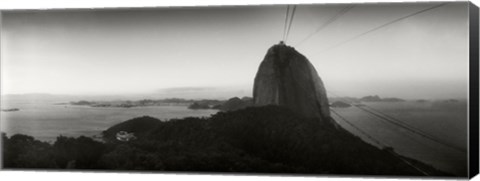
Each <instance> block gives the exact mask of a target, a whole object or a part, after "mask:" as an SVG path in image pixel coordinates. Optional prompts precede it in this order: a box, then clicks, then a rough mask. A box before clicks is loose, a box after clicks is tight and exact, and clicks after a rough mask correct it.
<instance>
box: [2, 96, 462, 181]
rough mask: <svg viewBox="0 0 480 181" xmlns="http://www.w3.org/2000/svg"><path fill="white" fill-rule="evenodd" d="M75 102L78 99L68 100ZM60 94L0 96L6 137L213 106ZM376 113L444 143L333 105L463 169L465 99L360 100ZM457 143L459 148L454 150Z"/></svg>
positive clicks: (87, 132) (407, 146) (421, 153)
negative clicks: (97, 101) (82, 101)
mask: <svg viewBox="0 0 480 181" xmlns="http://www.w3.org/2000/svg"><path fill="white" fill-rule="evenodd" d="M70 101H78V100H70ZM65 102H68V101H67V100H61V99H58V100H56V99H28V98H24V99H23V98H16V99H2V109H7V108H19V109H20V110H19V111H13V112H1V113H0V114H1V123H0V126H1V131H2V132H4V133H7V135H8V136H11V135H13V134H16V133H21V134H27V135H31V136H33V137H35V138H36V139H38V140H42V141H47V142H51V143H52V142H54V141H55V139H56V137H57V136H59V135H63V136H72V137H77V136H81V135H84V136H94V135H99V134H100V133H101V132H102V131H104V130H106V129H107V128H109V127H111V126H113V125H115V124H118V123H121V122H123V121H126V120H129V119H132V118H135V117H140V116H145V115H148V116H152V117H156V118H158V119H160V120H162V121H168V120H169V119H174V118H183V117H208V116H210V115H212V114H215V113H216V112H217V111H216V110H191V109H188V108H187V107H186V106H152V107H131V108H116V107H89V106H72V105H66V104H65V105H61V104H58V103H65ZM364 104H365V105H367V106H368V107H371V108H373V109H375V110H377V111H378V112H381V113H383V114H385V115H389V116H391V117H394V118H396V119H397V120H399V121H402V122H403V123H406V124H408V125H409V126H412V127H414V128H416V129H418V130H422V131H423V132H424V133H427V134H428V135H430V136H432V137H434V138H435V139H437V141H438V140H440V142H442V143H447V144H448V145H453V146H454V147H455V148H452V147H449V146H445V145H443V144H441V143H438V142H436V141H432V140H431V139H427V138H425V137H423V136H421V135H418V134H416V133H412V132H411V131H408V130H406V129H403V128H401V127H399V126H397V125H395V124H392V123H390V122H386V121H384V120H382V119H379V118H378V117H376V116H374V115H372V114H369V113H367V112H365V111H362V110H361V109H359V108H357V107H349V108H332V109H333V110H334V111H335V112H337V113H339V114H340V115H341V116H342V117H344V118H345V119H347V120H348V121H349V122H351V123H352V124H354V125H355V126H356V127H357V128H358V129H360V130H362V131H363V132H365V133H367V134H368V135H369V136H371V137H373V138H375V140H377V141H379V142H381V144H382V145H378V144H377V143H376V142H375V141H372V140H371V139H369V137H368V136H366V135H365V134H363V133H361V132H359V131H358V130H357V128H354V127H352V126H350V125H349V124H347V123H346V122H345V121H343V120H342V119H341V118H339V117H338V116H336V115H335V114H332V116H333V118H334V119H335V120H336V122H338V124H340V125H341V126H342V127H343V128H345V129H346V130H348V131H350V132H351V133H353V134H355V135H357V136H359V137H360V138H362V139H363V140H365V141H366V142H369V143H371V144H372V145H375V146H377V147H379V148H382V147H383V146H388V147H392V148H393V149H394V150H395V152H397V153H399V154H400V155H404V156H407V157H410V158H414V159H417V160H420V161H422V162H424V163H426V164H429V165H431V166H433V167H435V168H437V169H440V170H443V171H445V172H449V173H453V174H456V175H459V176H465V175H466V174H467V168H468V167H467V159H468V158H467V153H466V152H463V151H461V150H462V149H463V150H467V135H468V132H467V130H468V129H467V128H468V124H467V104H466V102H465V101H457V102H448V101H447V102H445V101H443V102H442V101H429V102H416V101H406V102H376V103H373V102H372V103H364ZM458 148H460V150H459V149H458Z"/></svg>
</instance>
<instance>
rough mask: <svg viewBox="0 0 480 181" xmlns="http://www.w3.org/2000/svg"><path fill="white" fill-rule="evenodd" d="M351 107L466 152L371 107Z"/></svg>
mask: <svg viewBox="0 0 480 181" xmlns="http://www.w3.org/2000/svg"><path fill="white" fill-rule="evenodd" d="M329 94H333V93H331V92H329ZM333 95H335V96H337V97H339V96H338V95H336V94H333ZM346 99H348V98H346ZM349 101H352V100H349ZM352 105H353V106H354V107H356V108H358V109H360V110H362V111H364V112H366V113H368V114H371V115H373V116H375V117H377V118H379V119H380V120H381V121H385V122H388V123H391V124H393V125H394V126H397V127H400V128H403V129H404V130H407V131H410V132H412V133H414V134H416V135H418V136H421V137H423V138H426V139H429V140H431V141H433V142H436V143H438V144H441V145H443V146H446V147H449V148H452V149H455V150H457V151H460V152H463V153H465V152H466V150H465V149H463V148H461V147H458V146H455V145H452V144H449V143H446V142H444V141H442V140H441V139H438V138H436V137H435V136H432V135H430V134H429V133H427V132H425V131H423V130H421V129H418V128H416V127H414V126H412V125H409V124H407V123H405V121H401V120H399V119H397V118H394V117H392V116H390V115H388V114H385V113H382V112H381V111H379V110H377V109H374V108H372V107H371V106H368V105H365V104H363V105H362V106H359V105H355V104H352ZM365 107H366V108H369V109H370V110H369V109H365Z"/></svg>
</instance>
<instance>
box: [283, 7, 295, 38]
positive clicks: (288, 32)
mask: <svg viewBox="0 0 480 181" xmlns="http://www.w3.org/2000/svg"><path fill="white" fill-rule="evenodd" d="M296 9H297V6H296V5H293V10H292V13H291V15H290V22H289V24H288V29H287V33H286V35H285V43H286V42H287V40H288V35H289V34H290V28H292V23H293V19H294V17H295V10H296Z"/></svg>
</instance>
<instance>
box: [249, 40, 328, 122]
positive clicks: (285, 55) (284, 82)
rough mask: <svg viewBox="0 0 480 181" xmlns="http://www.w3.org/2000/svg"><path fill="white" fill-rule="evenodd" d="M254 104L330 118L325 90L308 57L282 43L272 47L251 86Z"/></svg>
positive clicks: (308, 115) (324, 118)
mask: <svg viewBox="0 0 480 181" xmlns="http://www.w3.org/2000/svg"><path fill="white" fill-rule="evenodd" d="M253 101H254V105H255V106H264V105H280V106H285V107H288V108H290V109H291V110H293V111H295V112H297V113H300V114H302V115H304V116H306V117H318V118H322V119H323V120H330V110H329V105H328V99H327V93H326V90H325V87H324V85H323V82H322V80H321V79H320V77H319V76H318V74H317V71H316V70H315V68H314V67H313V65H312V64H311V63H310V62H309V61H308V59H307V58H306V57H305V56H303V55H302V54H300V53H299V52H297V51H296V50H295V49H294V48H292V47H289V46H286V45H284V44H277V45H274V46H272V47H271V48H270V49H269V50H268V52H267V54H266V55H265V58H264V60H263V61H262V63H261V64H260V67H259V69H258V72H257V75H256V77H255V83H254V87H253Z"/></svg>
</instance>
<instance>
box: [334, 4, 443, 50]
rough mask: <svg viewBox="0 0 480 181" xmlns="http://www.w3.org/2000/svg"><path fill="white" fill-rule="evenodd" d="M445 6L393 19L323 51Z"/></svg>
mask: <svg viewBox="0 0 480 181" xmlns="http://www.w3.org/2000/svg"><path fill="white" fill-rule="evenodd" d="M445 4H447V3H441V4H439V5H435V6H432V7H429V8H426V9H423V10H420V11H417V12H415V13H412V14H409V15H407V16H403V17H400V18H398V19H395V20H393V21H390V22H388V23H385V24H382V25H380V26H377V27H375V28H373V29H370V30H368V31H366V32H363V33H361V34H358V35H356V36H354V37H352V38H350V39H347V40H345V41H343V42H340V43H338V44H336V45H333V46H331V47H329V48H327V49H325V50H330V49H333V48H336V47H338V46H341V45H343V44H345V43H348V42H350V41H353V40H355V39H358V38H360V37H362V36H365V35H366V34H369V33H371V32H374V31H377V30H379V29H382V28H384V27H386V26H389V25H391V24H394V23H397V22H399V21H401V20H404V19H407V18H409V17H412V16H415V15H418V14H421V13H424V12H427V11H430V10H433V9H436V8H439V7H442V6H444V5H445Z"/></svg>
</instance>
